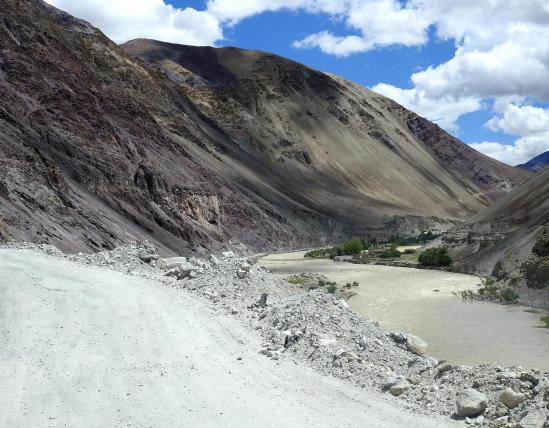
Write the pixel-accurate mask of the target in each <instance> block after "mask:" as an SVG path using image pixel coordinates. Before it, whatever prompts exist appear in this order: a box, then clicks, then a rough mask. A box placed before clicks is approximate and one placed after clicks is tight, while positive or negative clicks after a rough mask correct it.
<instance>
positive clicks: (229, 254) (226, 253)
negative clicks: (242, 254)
mask: <svg viewBox="0 0 549 428" xmlns="http://www.w3.org/2000/svg"><path fill="white" fill-rule="evenodd" d="M221 255H222V256H223V257H224V258H225V259H234V258H235V257H236V255H235V253H234V252H233V251H224V252H222V253H221Z"/></svg>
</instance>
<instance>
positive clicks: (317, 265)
mask: <svg viewBox="0 0 549 428" xmlns="http://www.w3.org/2000/svg"><path fill="white" fill-rule="evenodd" d="M303 255H304V252H294V253H285V254H272V255H269V256H266V257H264V258H262V259H260V260H259V263H260V264H261V265H263V266H265V267H266V268H268V269H270V270H271V271H273V272H275V273H278V274H282V275H287V274H298V273H305V272H312V273H319V274H323V275H325V276H326V277H328V279H330V280H331V281H336V282H337V284H338V286H342V285H344V284H345V283H347V282H352V281H357V282H359V284H360V285H359V287H353V289H352V291H354V292H356V293H357V295H356V296H354V297H352V298H351V299H350V300H349V304H350V306H351V308H352V309H353V310H354V311H355V312H357V313H359V314H361V315H363V316H365V317H368V318H370V319H373V320H376V321H378V322H379V323H380V324H381V326H383V327H384V328H386V329H387V330H390V331H405V332H408V333H412V334H415V335H417V336H419V337H421V338H422V339H424V340H425V341H426V342H427V343H428V344H429V351H428V352H429V354H431V355H433V356H435V357H437V358H439V359H445V360H448V361H450V362H452V363H455V364H466V365H476V364H482V363H496V364H505V365H518V366H521V367H525V368H538V369H541V370H544V371H549V329H546V328H543V327H542V326H543V323H542V322H541V320H540V318H541V317H542V316H543V315H544V314H543V313H540V312H532V311H531V310H529V309H528V308H526V307H524V306H520V305H500V304H493V303H484V302H470V301H463V300H462V299H461V297H457V296H456V295H455V294H454V293H457V292H459V291H461V290H466V289H471V288H473V289H474V288H477V287H478V284H479V283H480V281H479V278H478V277H475V276H471V275H463V274H458V273H449V272H442V271H430V270H420V269H413V268H401V267H391V266H376V265H358V264H351V263H346V262H333V261H331V260H328V259H305V258H304V256H303ZM289 286H291V285H289Z"/></svg>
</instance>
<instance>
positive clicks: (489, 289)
mask: <svg viewBox="0 0 549 428" xmlns="http://www.w3.org/2000/svg"><path fill="white" fill-rule="evenodd" d="M461 297H463V298H464V299H465V300H485V301H489V302H502V303H517V302H518V299H519V297H520V295H519V294H518V293H517V291H516V290H514V289H513V288H511V287H505V288H501V287H500V286H499V285H497V283H496V280H495V279H494V278H484V279H483V280H482V288H479V290H478V292H475V291H473V290H465V291H462V292H461Z"/></svg>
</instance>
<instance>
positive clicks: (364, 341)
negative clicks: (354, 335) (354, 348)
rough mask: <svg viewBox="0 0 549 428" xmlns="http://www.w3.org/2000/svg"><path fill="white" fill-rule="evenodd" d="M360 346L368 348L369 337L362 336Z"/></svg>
mask: <svg viewBox="0 0 549 428" xmlns="http://www.w3.org/2000/svg"><path fill="white" fill-rule="evenodd" d="M358 346H360V348H361V349H366V348H368V338H367V337H366V336H361V337H360V339H358Z"/></svg>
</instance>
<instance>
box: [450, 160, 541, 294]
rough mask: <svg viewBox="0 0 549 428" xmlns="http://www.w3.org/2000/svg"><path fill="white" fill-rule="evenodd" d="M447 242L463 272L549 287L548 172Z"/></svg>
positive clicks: (457, 230)
mask: <svg viewBox="0 0 549 428" xmlns="http://www.w3.org/2000/svg"><path fill="white" fill-rule="evenodd" d="M443 242H444V243H445V244H446V245H448V246H449V247H450V250H451V252H452V253H453V256H454V258H455V259H457V265H458V267H459V268H461V269H462V270H465V271H469V272H474V273H479V274H482V275H494V276H496V277H497V278H499V279H504V278H505V279H507V280H509V281H510V284H511V285H518V284H520V283H522V282H526V284H527V285H528V286H529V287H532V288H544V287H547V286H549V169H544V170H542V171H540V172H539V173H538V174H536V175H535V176H534V177H532V178H531V179H530V180H528V181H527V182H525V183H524V184H523V185H522V186H520V187H519V188H517V189H515V190H514V191H513V192H511V193H510V194H509V195H507V196H506V197H504V198H503V199H501V200H500V201H499V202H497V203H496V204H494V205H493V206H491V207H490V208H488V209H487V210H485V211H483V212H482V213H480V214H478V215H477V216H475V217H473V218H472V219H470V220H468V221H467V222H466V223H464V224H462V225H460V226H458V227H456V228H454V229H452V230H450V231H449V232H448V234H447V236H445V237H444V239H443Z"/></svg>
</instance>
